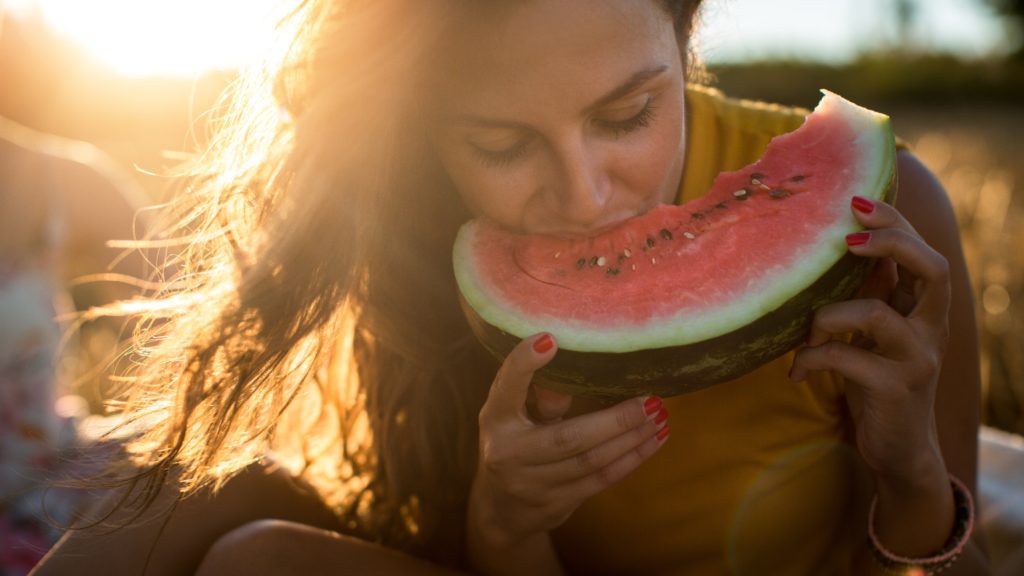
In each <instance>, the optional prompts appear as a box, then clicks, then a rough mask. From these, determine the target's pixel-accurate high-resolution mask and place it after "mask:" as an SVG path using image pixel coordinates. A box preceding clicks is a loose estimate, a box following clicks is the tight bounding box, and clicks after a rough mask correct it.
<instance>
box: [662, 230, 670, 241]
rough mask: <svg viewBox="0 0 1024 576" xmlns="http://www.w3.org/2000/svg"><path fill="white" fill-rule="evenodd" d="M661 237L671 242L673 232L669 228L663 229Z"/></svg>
mask: <svg viewBox="0 0 1024 576" xmlns="http://www.w3.org/2000/svg"><path fill="white" fill-rule="evenodd" d="M661 237H662V238H664V239H665V240H671V239H672V232H670V231H669V229H668V228H662V229H661Z"/></svg>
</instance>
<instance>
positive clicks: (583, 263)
mask: <svg viewBox="0 0 1024 576" xmlns="http://www.w3.org/2000/svg"><path fill="white" fill-rule="evenodd" d="M586 265H587V259H586V258H580V259H579V260H577V261H576V269H577V270H582V269H583V267H584V266H586Z"/></svg>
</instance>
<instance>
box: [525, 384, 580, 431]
mask: <svg viewBox="0 0 1024 576" xmlns="http://www.w3.org/2000/svg"><path fill="white" fill-rule="evenodd" d="M533 398H534V404H533V410H534V413H535V414H536V418H535V420H536V421H537V422H545V423H547V422H558V421H559V420H561V419H562V416H565V414H566V412H568V411H569V408H570V407H572V396H571V395H569V394H565V393H564V392H556V391H554V390H549V389H547V388H543V387H541V386H537V385H534V386H533Z"/></svg>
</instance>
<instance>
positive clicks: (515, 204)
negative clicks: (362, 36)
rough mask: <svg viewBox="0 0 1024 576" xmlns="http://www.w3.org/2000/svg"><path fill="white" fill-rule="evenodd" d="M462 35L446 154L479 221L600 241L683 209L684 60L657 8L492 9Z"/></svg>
mask: <svg viewBox="0 0 1024 576" xmlns="http://www.w3.org/2000/svg"><path fill="white" fill-rule="evenodd" d="M481 4H489V6H487V7H481V8H478V9H477V11H476V13H474V14H473V15H471V16H470V17H468V18H467V19H466V22H468V24H465V25H462V26H460V27H459V30H458V31H457V32H456V34H455V37H454V38H452V39H451V45H450V47H451V50H450V52H449V54H450V56H449V57H448V58H447V59H446V64H447V66H445V67H444V70H443V72H442V74H441V78H440V80H441V82H442V83H443V85H442V88H441V91H440V104H439V112H440V114H439V115H438V125H437V126H436V130H435V132H434V134H435V137H434V145H435V148H436V150H437V152H438V156H439V158H440V159H441V162H442V164H443V165H444V168H445V170H446V171H447V173H448V175H449V176H450V177H451V179H452V181H453V182H454V184H455V187H456V188H457V190H458V192H459V194H460V195H461V196H462V198H463V199H464V200H465V202H466V203H467V205H468V206H469V207H470V209H471V210H472V211H473V212H474V213H475V214H476V215H478V216H485V217H488V218H490V219H492V220H494V221H496V222H497V223H499V224H501V225H503V226H505V227H507V228H510V229H513V230H517V231H522V232H529V233H552V234H559V235H563V236H580V235H590V234H593V233H594V232H596V231H598V230H601V229H603V228H606V227H608V226H610V225H612V224H614V223H616V222H619V221H621V220H623V219H625V218H629V217H631V216H635V215H638V214H641V213H643V212H645V211H647V210H648V209H650V208H651V207H653V206H654V205H656V204H658V203H667V202H671V201H672V199H673V198H674V196H675V192H676V188H677V186H678V184H679V180H680V177H681V173H682V163H683V148H684V146H685V138H684V137H683V134H684V129H683V122H684V113H683V63H682V59H681V55H680V48H679V44H678V41H677V38H676V34H675V28H674V26H673V22H672V19H671V17H670V15H669V14H668V13H667V12H666V11H665V10H664V9H663V8H662V7H661V6H660V5H659V4H658V3H657V2H654V1H653V0H649V1H640V0H528V1H525V2H503V3H500V4H498V3H496V2H490V1H488V2H485V3H481Z"/></svg>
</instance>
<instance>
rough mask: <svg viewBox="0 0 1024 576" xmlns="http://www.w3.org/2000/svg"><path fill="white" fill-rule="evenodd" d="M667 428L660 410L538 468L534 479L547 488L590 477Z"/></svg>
mask: <svg viewBox="0 0 1024 576" xmlns="http://www.w3.org/2000/svg"><path fill="white" fill-rule="evenodd" d="M667 426H668V411H667V410H666V409H665V408H662V409H661V410H660V411H658V412H657V413H656V414H655V415H654V416H653V417H651V418H648V419H647V420H646V421H645V422H644V423H643V424H641V425H640V426H637V427H635V428H633V429H631V430H628V431H626V432H624V433H622V434H619V435H618V436H616V437H614V438H612V439H611V440H609V441H607V442H604V443H602V444H599V445H597V446H595V447H593V448H591V449H589V450H584V451H583V452H580V453H578V454H575V455H572V456H570V457H568V458H566V459H564V460H562V461H560V462H554V463H551V464H546V465H543V466H540V467H538V469H537V471H538V474H539V478H538V480H539V481H543V482H545V483H547V484H549V485H550V484H555V483H565V482H569V481H573V480H577V479H580V478H583V477H586V476H590V475H591V474H594V473H597V472H599V471H600V470H602V469H603V468H605V467H607V466H609V465H611V464H612V463H614V462H616V461H617V460H619V459H620V458H622V457H623V456H626V455H627V454H629V453H630V452H631V451H634V450H637V449H638V448H640V447H641V446H642V445H643V444H644V443H645V442H647V441H649V440H650V439H651V438H654V437H655V436H656V435H658V434H661V435H662V436H665V435H667V434H668V432H662V430H664V429H665V428H666V427H667Z"/></svg>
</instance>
